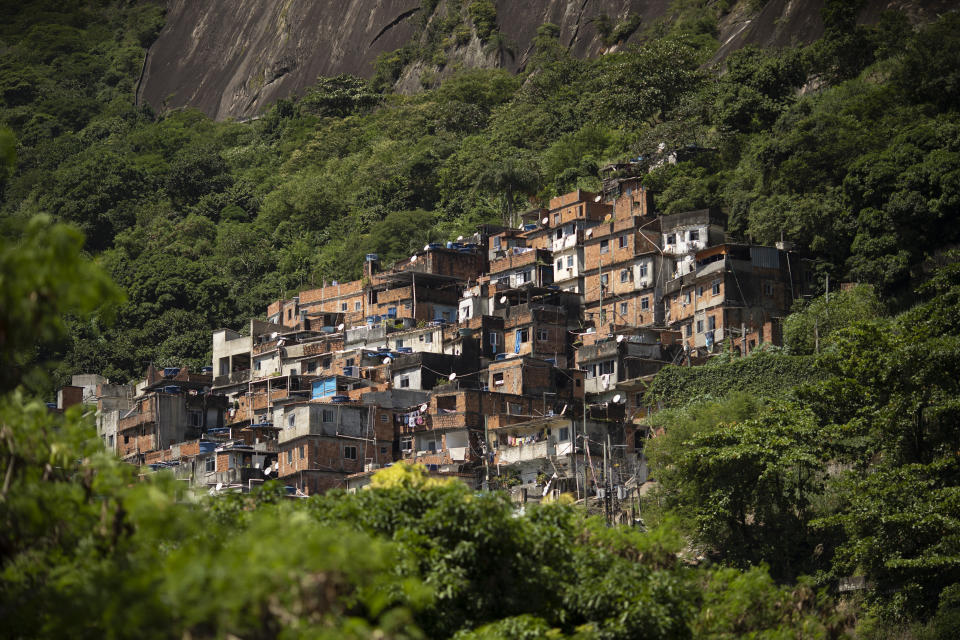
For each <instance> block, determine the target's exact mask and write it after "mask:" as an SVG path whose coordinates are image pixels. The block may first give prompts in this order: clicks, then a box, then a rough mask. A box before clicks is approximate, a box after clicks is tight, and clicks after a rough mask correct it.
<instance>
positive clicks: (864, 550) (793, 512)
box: [0, 0, 960, 639]
mask: <svg viewBox="0 0 960 640" xmlns="http://www.w3.org/2000/svg"><path fill="white" fill-rule="evenodd" d="M424 4H425V5H426V4H429V5H430V8H431V12H432V11H433V9H435V8H436V6H437V5H436V3H435V2H432V3H428V2H425V3H424ZM856 4H857V3H856V2H843V1H840V0H830V1H828V2H826V3H825V9H824V13H823V18H824V23H825V25H826V33H825V35H824V37H823V38H822V39H820V40H818V41H817V42H815V43H813V44H811V45H809V46H806V47H796V48H790V49H784V50H779V51H764V50H759V49H755V48H747V49H743V50H741V51H738V52H735V53H733V54H731V55H730V56H729V57H728V58H727V59H726V60H725V61H724V62H723V63H722V65H719V66H711V65H709V64H707V61H708V60H710V59H711V56H712V54H713V53H714V51H716V49H717V47H718V46H719V43H718V41H717V20H718V18H719V17H720V16H721V13H722V12H723V11H725V10H727V9H728V8H729V7H728V5H729V3H711V2H699V1H695V0H678V1H677V2H674V4H673V8H672V12H671V16H670V19H669V20H665V21H663V22H661V23H657V24H650V25H643V24H641V25H631V27H632V28H633V29H639V30H640V31H641V33H642V38H641V40H640V43H639V44H637V45H635V46H631V47H627V48H625V49H623V50H618V51H616V52H613V53H610V54H607V55H604V56H601V57H598V58H592V59H578V58H573V57H571V56H570V55H569V54H568V53H567V52H566V50H565V48H564V47H563V46H561V45H560V43H559V42H558V40H557V33H558V32H557V28H556V27H555V26H554V25H549V24H546V25H543V27H541V28H540V30H539V31H538V35H537V38H536V42H535V43H534V45H535V53H534V55H533V57H532V58H531V60H530V63H529V64H528V66H527V67H526V68H525V69H524V70H523V71H522V72H521V73H519V74H517V75H513V74H510V73H507V72H506V71H503V70H498V69H473V70H470V69H463V70H459V71H457V72H455V73H453V74H451V75H450V77H449V78H447V79H445V80H443V81H442V82H437V83H428V84H427V86H425V87H424V88H423V91H421V92H419V93H417V94H415V95H400V94H398V93H395V92H393V91H392V90H391V87H392V80H393V79H394V78H395V77H396V74H397V72H398V65H402V64H406V63H408V62H410V61H411V60H414V59H417V57H418V56H420V57H424V56H430V59H431V60H436V59H437V58H438V57H441V58H442V56H438V51H440V50H441V49H442V46H443V42H444V38H454V39H455V38H456V37H457V34H458V33H459V32H460V31H462V30H463V29H464V28H466V29H470V30H472V32H473V33H476V34H477V35H478V37H483V38H484V40H485V41H487V42H488V43H489V44H490V46H491V47H496V48H498V51H499V52H500V55H504V56H510V55H513V51H512V49H511V43H507V42H504V41H503V39H502V38H498V34H497V32H496V27H495V25H496V22H495V15H494V16H491V15H490V8H491V6H492V3H489V2H472V3H467V2H461V3H457V2H448V3H445V4H444V5H443V9H442V10H443V11H446V12H447V14H446V15H445V16H440V17H443V18H445V20H439V19H438V20H435V21H431V22H428V23H424V24H423V25H422V29H423V32H424V34H425V36H424V38H423V39H422V40H421V42H422V43H425V44H421V45H420V46H419V47H412V46H411V47H407V48H405V49H403V50H400V51H398V52H395V53H394V54H393V55H391V56H385V57H384V58H383V59H381V60H380V61H379V62H378V65H377V68H376V70H375V73H374V75H373V79H372V80H371V81H366V80H363V79H361V78H356V77H348V76H340V77H335V78H318V80H317V83H316V84H315V86H313V87H312V88H311V89H310V90H309V91H308V92H306V93H305V95H302V96H294V97H291V98H289V99H285V100H281V101H279V102H277V103H276V104H275V105H273V106H272V107H271V108H270V109H269V110H268V111H267V112H266V113H264V114H263V115H262V116H261V117H260V118H259V119H256V120H254V121H251V122H247V123H238V122H215V121H213V120H211V119H209V118H207V117H206V116H205V115H203V114H202V113H199V112H197V111H191V110H179V111H169V112H163V111H162V110H154V109H153V108H151V107H150V106H147V105H141V106H138V105H136V102H135V99H134V98H135V89H136V84H137V80H138V76H139V73H140V68H141V65H142V63H143V57H144V54H145V50H146V48H147V47H148V46H149V45H150V43H151V42H152V41H153V40H154V39H155V38H156V37H157V34H158V33H159V31H160V29H161V28H162V26H163V22H164V16H163V11H162V8H161V7H160V5H159V4H157V3H152V2H115V1H110V0H62V1H56V2H54V1H53V0H46V1H38V2H30V3H19V4H18V3H4V4H3V5H2V6H0V354H2V360H3V362H4V364H5V365H6V366H4V367H3V369H2V370H0V394H2V396H0V478H3V480H2V489H0V522H2V525H0V618H2V619H3V620H4V625H3V626H2V628H0V636H5V637H11V638H20V637H48V636H49V637H54V636H57V637H63V636H67V637H87V636H89V637H97V638H100V637H134V636H136V637H141V638H142V637H154V636H156V637H191V638H200V637H204V638H205V637H211V638H213V637H217V638H227V637H244V638H246V637H249V638H260V637H264V638H266V637H270V638H273V637H317V638H321V637H330V638H343V637H397V638H400V637H430V638H434V637H436V638H445V637H456V638H459V639H463V638H500V637H505V638H518V639H519V638H541V637H554V638H567V637H570V638H637V637H650V638H688V637H691V638H692V637H697V638H700V637H712V638H732V637H741V636H750V637H763V638H793V637H795V638H801V637H802V638H809V637H816V638H839V637H860V638H877V639H879V638H891V639H892V638H923V639H926V638H931V639H932V638H953V637H956V635H957V632H958V629H960V428H958V425H960V401H958V400H957V398H958V397H960V394H958V392H960V388H958V387H960V260H958V258H960V255H958V253H957V251H956V245H957V241H958V235H960V227H958V226H957V224H956V223H957V220H958V218H960V216H958V208H960V112H958V108H960V15H958V14H957V13H956V12H952V13H947V14H945V15H943V16H942V17H940V18H939V19H938V20H937V21H935V22H933V23H930V24H926V25H920V26H916V27H914V26H912V25H911V24H910V23H909V22H908V21H907V19H906V18H905V17H904V16H903V15H901V14H897V13H886V14H884V15H883V16H882V18H881V19H880V21H879V22H878V23H876V24H874V25H869V26H864V25H858V24H857V23H856V20H855V17H856ZM475 5H476V6H475ZM427 13H428V12H424V14H427ZM617 27H618V28H620V25H617ZM616 30H617V29H614V28H611V38H615V35H614V32H615V31H616ZM448 31H449V33H447V32H448ZM438 42H439V43H440V44H437V43H438ZM661 145H663V147H661ZM691 146H692V147H696V148H701V149H707V150H709V152H707V153H699V154H697V155H696V156H695V157H694V159H693V160H690V161H683V162H679V163H677V164H672V165H665V166H663V167H661V168H659V169H656V170H654V171H653V172H651V173H649V174H648V175H647V176H646V178H645V184H646V186H647V187H648V188H649V189H650V190H651V191H652V192H653V193H654V198H655V204H656V206H657V208H658V210H660V211H662V212H664V213H672V212H680V211H687V210H690V209H695V208H700V207H704V206H720V207H723V208H724V209H725V210H726V211H727V212H728V214H729V216H730V227H731V230H732V231H733V232H734V233H735V234H737V235H739V236H741V237H744V238H749V239H752V240H753V241H755V242H759V243H773V242H776V241H779V240H787V241H791V242H794V243H796V245H797V246H798V247H799V248H800V249H801V250H802V251H804V252H805V253H806V254H807V255H808V256H809V257H810V258H811V259H812V260H813V261H814V263H815V265H816V267H815V269H816V273H817V282H818V286H820V287H821V293H823V294H824V295H821V296H819V297H816V298H813V299H810V300H806V301H801V302H800V303H798V305H797V307H796V309H795V312H794V313H793V314H792V315H791V316H789V317H788V318H787V319H786V320H785V327H784V334H785V342H786V346H785V348H784V349H782V350H770V351H767V352H762V353H758V354H756V355H752V356H750V357H745V358H727V357H721V358H716V359H715V360H714V361H713V362H712V363H711V364H709V365H707V366H704V367H699V368H693V369H682V368H672V367H668V368H666V369H664V370H663V371H662V372H661V374H659V375H658V377H657V378H656V380H655V381H654V383H653V385H652V387H651V388H650V390H649V395H648V397H649V398H650V401H651V403H660V404H661V405H662V406H664V407H665V409H664V410H663V411H661V412H659V413H657V414H654V415H653V416H652V417H650V418H649V420H650V422H651V427H653V428H654V429H655V430H656V431H657V432H659V433H661V434H662V435H660V436H659V437H657V438H654V439H653V440H651V442H650V444H649V446H648V452H647V453H648V455H649V457H650V460H651V467H652V469H653V472H654V476H655V477H656V479H657V481H658V482H657V483H658V489H657V491H656V492H655V493H654V494H651V495H650V496H649V497H648V498H647V499H645V501H644V503H643V505H642V511H643V520H644V523H645V527H644V528H643V529H644V530H643V531H641V530H640V528H633V529H631V528H621V527H618V528H608V527H606V526H605V525H604V524H603V523H602V522H598V521H595V520H593V519H591V518H588V517H587V516H586V515H585V514H584V513H583V512H582V511H581V510H579V509H578V508H577V507H574V506H571V505H568V504H563V501H561V503H560V504H550V505H543V506H540V507H536V508H529V509H528V510H527V511H526V512H525V513H523V514H522V515H517V514H516V513H515V512H514V510H513V508H512V507H511V506H510V505H509V503H508V502H507V500H506V498H505V497H503V496H501V495H499V494H495V493H491V494H474V493H471V492H469V491H467V490H466V489H465V488H464V487H461V486H458V485H450V484H443V483H436V482H433V481H431V480H429V479H427V478H425V477H424V476H423V474H422V473H421V472H419V471H418V470H417V469H407V468H404V467H402V466H399V465H398V466H396V467H393V468H391V469H390V470H389V472H388V473H383V474H382V476H379V477H378V481H377V482H378V485H379V486H378V488H376V489H374V490H372V491H366V492H362V493H360V494H357V495H344V494H339V493H337V494H331V495H327V496H322V497H314V498H310V499H309V500H306V501H298V502H295V503H293V502H290V501H288V500H286V499H283V497H282V495H281V494H282V492H281V490H280V488H279V487H273V486H270V485H268V486H267V487H266V488H265V489H263V490H262V491H261V492H259V493H256V494H252V495H244V496H239V495H238V496H230V497H225V498H224V497H221V498H216V499H214V498H206V497H199V498H198V497H196V496H192V495H188V494H186V493H184V491H183V489H182V488H181V487H178V486H176V484H175V482H174V481H173V479H172V478H170V477H167V476H165V475H164V474H156V475H155V476H151V477H150V478H148V479H145V480H144V479H138V478H137V476H136V475H135V472H134V470H133V469H132V468H128V467H126V466H125V465H123V464H122V463H120V462H119V461H117V460H116V459H114V458H113V457H112V456H110V455H109V454H107V453H105V452H103V451H102V450H101V449H100V448H99V445H98V441H97V439H96V438H95V437H93V428H92V419H91V417H90V416H85V415H82V413H81V412H80V411H69V412H67V413H66V415H64V416H57V415H52V414H50V413H48V412H47V410H46V408H45V406H44V404H43V402H42V400H43V399H44V398H46V397H49V394H50V392H51V391H52V389H54V388H55V387H56V386H57V385H59V384H62V383H63V381H64V380H67V379H68V378H69V375H70V374H72V373H79V372H99V373H102V374H103V375H105V376H107V377H109V378H111V379H115V380H118V381H119V380H127V379H131V378H133V377H135V376H138V375H140V374H141V373H142V371H143V369H144V367H145V366H146V364H147V363H149V362H154V363H156V364H157V365H158V366H163V365H172V366H183V365H186V366H190V367H199V366H204V365H207V364H209V361H208V360H209V357H210V356H209V353H210V346H211V345H210V335H211V331H212V330H213V329H215V328H218V327H231V328H239V327H240V326H242V324H243V322H244V321H245V320H246V319H247V318H249V317H257V316H261V315H262V314H263V313H264V310H265V307H266V305H267V303H268V302H270V301H272V300H275V299H278V298H280V297H283V296H287V295H290V294H293V293H295V292H296V291H298V290H300V289H302V288H307V287H311V286H315V285H319V284H320V283H321V282H323V281H325V280H327V281H329V280H332V279H346V278H355V277H358V276H359V275H360V269H361V260H362V256H363V255H364V254H365V253H378V254H380V255H381V257H382V258H383V259H384V261H385V262H389V261H391V260H396V259H401V258H405V257H406V256H408V255H410V253H411V252H412V251H414V250H415V249H417V248H419V247H420V246H422V245H423V244H424V243H425V242H428V241H435V240H436V241H441V240H448V239H452V238H455V237H456V236H457V235H460V234H465V233H467V232H472V231H473V230H474V229H475V227H476V225H478V224H481V223H485V222H498V221H501V220H505V219H509V217H510V215H511V214H512V213H514V212H515V211H519V210H523V209H526V208H528V207H530V206H534V205H536V204H537V203H540V202H543V201H545V200H546V199H549V197H551V196H553V195H556V194H559V193H564V192H566V191H568V190H571V189H574V188H578V187H579V188H585V189H591V188H592V189H595V188H597V187H598V185H599V178H598V175H599V174H598V171H599V168H600V167H601V166H603V165H604V164H606V163H608V162H614V161H620V160H623V159H626V158H637V157H650V156H653V155H655V154H657V153H658V150H659V149H661V148H667V149H681V148H687V147H691ZM828 277H829V279H830V280H831V281H833V282H851V283H852V282H856V283H859V284H858V286H855V287H852V288H847V289H845V290H842V291H837V290H836V289H834V290H833V291H828V290H827V287H826V283H827V279H828ZM851 578H862V579H863V585H864V587H865V588H862V589H856V590H853V591H841V590H840V587H839V585H840V584H844V583H846V582H849V581H850V579H851Z"/></svg>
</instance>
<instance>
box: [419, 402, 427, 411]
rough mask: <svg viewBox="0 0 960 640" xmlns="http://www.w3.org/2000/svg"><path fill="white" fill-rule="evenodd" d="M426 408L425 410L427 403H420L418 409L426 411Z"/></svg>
mask: <svg viewBox="0 0 960 640" xmlns="http://www.w3.org/2000/svg"><path fill="white" fill-rule="evenodd" d="M426 410H427V405H426V403H424V404H422V405H420V411H426Z"/></svg>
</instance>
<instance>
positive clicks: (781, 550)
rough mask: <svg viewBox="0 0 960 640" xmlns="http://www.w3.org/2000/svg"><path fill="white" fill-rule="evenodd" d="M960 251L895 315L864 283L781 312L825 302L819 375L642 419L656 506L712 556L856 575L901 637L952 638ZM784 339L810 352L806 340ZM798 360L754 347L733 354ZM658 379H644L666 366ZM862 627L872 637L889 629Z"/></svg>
mask: <svg viewBox="0 0 960 640" xmlns="http://www.w3.org/2000/svg"><path fill="white" fill-rule="evenodd" d="M958 257H960V256H958V254H957V253H956V252H953V253H950V254H948V255H947V256H946V260H945V264H944V265H942V266H940V267H939V268H937V270H936V271H935V272H934V274H933V276H932V277H931V278H930V279H929V281H928V282H927V283H926V284H924V285H923V286H922V287H921V288H920V289H919V290H918V291H917V292H916V295H917V297H918V298H919V299H920V300H921V301H920V303H919V304H917V305H916V306H914V307H913V308H912V309H910V310H908V311H906V312H904V313H901V314H899V315H896V316H893V317H885V316H882V315H877V314H876V309H875V301H874V300H872V299H871V297H870V295H869V292H868V291H860V292H857V291H850V292H846V297H845V299H844V296H837V294H836V293H835V294H832V295H833V298H832V299H831V301H830V303H827V302H826V301H825V299H820V300H815V301H813V303H812V304H810V305H809V306H808V307H807V308H806V309H804V311H802V312H800V313H798V314H796V315H795V316H791V318H789V319H788V325H790V326H794V327H795V328H799V327H802V326H803V325H804V324H808V323H807V319H806V318H805V317H804V316H805V314H810V313H813V312H815V313H818V314H825V315H826V313H828V312H830V311H831V310H832V311H833V312H834V313H837V314H838V315H840V316H841V317H842V319H843V320H842V322H841V324H844V323H845V324H846V326H838V325H837V324H834V325H833V326H832V329H831V333H830V334H829V337H828V339H824V340H822V341H821V343H820V348H821V351H820V354H819V355H817V356H816V357H815V360H814V363H813V364H812V365H811V368H812V369H814V370H815V372H816V374H815V376H811V377H808V378H807V379H806V380H804V379H799V380H798V379H796V378H791V376H784V378H783V379H782V388H781V389H779V390H777V392H776V393H772V392H773V391H774V390H773V389H768V390H767V391H766V392H763V391H761V390H759V389H751V393H752V395H748V396H744V395H742V394H737V393H731V394H729V395H727V396H726V397H723V398H719V399H714V400H703V399H701V400H698V401H695V402H694V403H693V404H690V405H688V406H686V407H682V408H675V409H672V410H669V411H665V412H661V413H658V414H656V415H655V416H653V417H652V418H650V421H651V424H652V425H653V426H654V428H655V429H656V432H657V433H658V434H660V435H658V437H656V438H654V439H653V440H652V441H651V444H650V446H649V447H648V448H647V452H648V453H649V454H650V456H651V458H652V468H653V473H654V476H655V477H657V478H658V480H660V490H659V491H658V493H657V500H656V504H657V505H658V508H657V509H655V511H657V510H659V511H660V512H664V513H670V514H673V515H674V516H679V517H681V519H682V520H681V521H682V522H683V527H684V529H685V530H687V531H689V532H690V534H691V535H692V537H693V539H694V540H695V541H696V544H697V545H698V547H699V548H701V549H702V550H703V553H705V554H707V555H709V556H711V557H714V558H715V559H716V560H718V561H719V562H722V563H724V564H731V565H732V566H740V567H748V566H752V565H755V564H756V563H758V562H764V563H766V564H768V565H769V567H770V569H771V572H772V574H773V575H774V576H777V577H779V578H780V579H788V580H789V579H794V578H795V577H796V576H797V575H799V574H808V575H813V576H815V579H816V580H817V581H818V582H819V583H821V584H834V585H835V584H838V583H839V581H840V580H843V579H846V578H847V577H848V576H859V577H861V578H864V579H865V581H866V585H867V587H868V588H867V589H866V590H865V591H864V592H863V593H864V596H863V597H864V599H865V602H866V604H867V609H866V611H868V612H869V614H868V620H869V616H876V617H877V618H878V619H882V620H884V621H885V622H886V623H888V624H889V623H890V622H895V623H897V624H899V625H902V626H901V627H894V629H899V631H898V632H905V631H906V628H907V627H909V625H910V624H911V621H916V620H929V622H928V623H927V625H926V626H925V627H917V628H914V629H913V630H912V631H911V632H910V633H911V634H915V635H916V636H917V637H950V636H951V635H955V633H956V631H957V629H958V627H957V619H958V613H957V611H958V609H957V607H958V604H960V601H958V599H957V596H956V594H957V592H958V589H960V573H958V569H957V567H958V566H960V564H958V563H960V542H958V541H960V519H958V516H957V514H960V510H958V505H960V503H958V502H957V500H958V497H960V475H958V466H957V465H958V458H957V451H960V429H958V424H960V411H958V409H960V405H958V402H957V394H958V392H960V383H958V381H960V324H958V319H960V267H958ZM852 308H861V309H862V310H863V313H862V316H861V317H860V318H859V319H857V318H853V317H852V316H851V315H850V314H849V313H848V314H847V315H846V316H844V315H843V314H844V312H845V311H846V312H849V311H850V309H852ZM794 335H795V336H799V337H801V338H802V340H801V342H800V343H801V344H803V345H807V346H809V342H808V341H807V339H808V337H809V336H802V332H800V331H798V332H796V333H795V334H794ZM794 359H797V358H796V357H792V356H786V355H783V354H763V353H760V354H757V355H752V356H750V357H747V358H745V359H743V360H742V361H741V362H742V363H744V364H747V363H749V362H750V361H752V360H759V361H760V362H763V361H764V360H767V361H769V360H774V361H775V360H783V361H784V363H785V364H787V363H789V362H790V361H791V360H794ZM802 359H804V360H808V359H809V357H804V358H802ZM720 366H721V367H725V366H729V365H720ZM711 368H713V367H710V366H708V367H703V370H704V371H707V370H709V369H711ZM660 375H661V376H663V380H659V381H657V383H655V385H654V386H655V388H663V387H664V386H665V385H664V383H665V382H667V381H668V380H670V379H671V376H672V375H673V373H672V372H668V371H666V370H665V371H664V372H662V373H661V374H660ZM764 396H766V398H767V399H764ZM863 628H864V633H866V635H867V636H868V637H873V636H874V635H876V636H878V637H883V634H884V633H885V632H884V630H883V629H882V627H881V626H879V625H878V626H877V627H871V626H870V623H869V622H865V623H864V624H863ZM888 631H889V629H888ZM944 633H946V635H938V634H944Z"/></svg>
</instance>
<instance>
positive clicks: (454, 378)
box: [447, 373, 457, 382]
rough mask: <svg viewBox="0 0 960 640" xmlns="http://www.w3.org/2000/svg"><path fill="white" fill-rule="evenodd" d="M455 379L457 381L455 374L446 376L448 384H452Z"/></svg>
mask: <svg viewBox="0 0 960 640" xmlns="http://www.w3.org/2000/svg"><path fill="white" fill-rule="evenodd" d="M456 379H457V374H455V373H451V374H450V375H448V376H447V380H449V381H450V382H453V381H454V380H456Z"/></svg>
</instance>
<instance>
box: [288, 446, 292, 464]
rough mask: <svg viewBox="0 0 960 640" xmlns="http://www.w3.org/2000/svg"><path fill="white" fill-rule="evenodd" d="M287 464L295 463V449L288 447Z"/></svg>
mask: <svg viewBox="0 0 960 640" xmlns="http://www.w3.org/2000/svg"><path fill="white" fill-rule="evenodd" d="M287 464H293V449H287Z"/></svg>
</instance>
